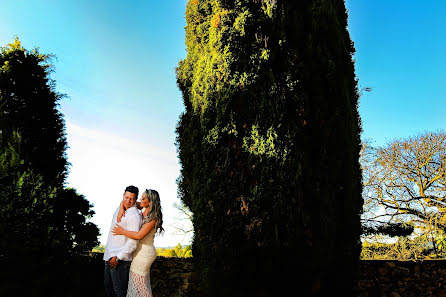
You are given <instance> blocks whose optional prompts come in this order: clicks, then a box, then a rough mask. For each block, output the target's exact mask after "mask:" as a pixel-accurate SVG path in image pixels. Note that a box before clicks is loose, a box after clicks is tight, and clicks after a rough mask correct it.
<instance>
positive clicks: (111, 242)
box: [104, 205, 142, 261]
mask: <svg viewBox="0 0 446 297" xmlns="http://www.w3.org/2000/svg"><path fill="white" fill-rule="evenodd" d="M118 212H119V207H118V208H117V209H116V211H115V213H114V215H113V220H112V223H111V227H110V231H109V232H108V239H107V245H106V246H105V252H104V260H105V261H108V260H110V258H112V257H118V258H119V260H123V261H131V260H132V253H133V251H134V250H135V249H136V247H137V246H138V240H134V239H130V238H128V237H126V236H124V235H113V234H112V232H111V231H112V229H113V228H114V227H115V226H116V223H117V217H118ZM141 220H142V215H141V212H140V211H139V210H138V209H137V208H136V205H133V206H132V207H130V208H128V209H127V210H126V211H125V216H123V217H122V219H121V222H120V223H119V225H120V226H122V228H124V229H125V230H129V231H136V232H138V231H139V229H140V228H141Z"/></svg>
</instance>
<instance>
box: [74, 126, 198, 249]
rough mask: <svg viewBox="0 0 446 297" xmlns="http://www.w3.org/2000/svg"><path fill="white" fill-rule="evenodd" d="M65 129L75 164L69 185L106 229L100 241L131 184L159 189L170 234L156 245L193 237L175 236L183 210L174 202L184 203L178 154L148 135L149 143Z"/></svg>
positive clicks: (156, 239) (159, 239)
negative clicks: (179, 189)
mask: <svg viewBox="0 0 446 297" xmlns="http://www.w3.org/2000/svg"><path fill="white" fill-rule="evenodd" d="M66 132H67V140H68V145H69V149H68V150H67V155H68V161H69V162H70V163H71V168H70V173H69V175H68V186H69V187H73V188H76V189H77V191H78V193H80V194H83V195H85V197H86V198H87V199H88V200H89V201H90V203H92V204H93V205H94V207H93V210H94V211H95V212H96V214H95V215H94V217H93V219H92V222H94V223H95V224H97V225H98V227H99V229H100V231H101V233H102V234H101V236H100V242H101V244H106V241H107V236H108V232H109V229H110V224H111V219H112V215H113V213H114V211H115V209H116V208H117V206H118V205H119V203H120V201H121V199H122V194H123V192H124V189H125V187H126V186H128V185H135V186H137V187H138V188H139V190H140V193H141V192H142V191H144V190H145V189H155V190H157V191H158V192H159V194H160V198H161V206H162V209H163V219H164V225H163V227H164V229H165V230H166V232H165V233H164V235H163V236H157V237H156V238H155V245H156V246H158V247H167V246H174V245H176V244H178V243H181V244H189V243H190V242H191V236H183V235H175V234H174V233H175V227H174V226H175V225H176V224H177V225H178V224H181V222H180V221H179V220H177V219H176V218H177V217H179V212H178V211H177V210H176V209H175V208H174V207H173V204H174V203H175V202H176V203H179V199H178V198H177V184H176V179H177V178H178V176H179V174H180V165H179V163H178V158H177V155H176V153H175V152H171V151H168V150H163V149H162V148H160V147H157V146H156V143H154V144H152V143H147V141H148V140H147V139H144V137H141V139H144V141H140V139H126V138H124V137H121V136H117V135H113V134H110V133H106V132H102V131H97V130H93V129H89V128H83V127H79V126H77V125H74V124H72V123H69V122H68V123H66ZM149 141H150V140H149ZM153 141H154V142H155V141H156V140H153ZM140 196H141V195H140ZM186 224H190V222H186Z"/></svg>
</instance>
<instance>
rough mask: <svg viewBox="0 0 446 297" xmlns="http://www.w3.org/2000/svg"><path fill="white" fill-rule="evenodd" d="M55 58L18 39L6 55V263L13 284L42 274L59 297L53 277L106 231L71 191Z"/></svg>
mask: <svg viewBox="0 0 446 297" xmlns="http://www.w3.org/2000/svg"><path fill="white" fill-rule="evenodd" d="M49 58H50V57H49V56H46V55H41V54H40V53H39V52H38V50H33V51H27V50H25V49H24V48H23V47H22V46H21V44H20V42H19V41H18V39H16V40H15V42H14V43H12V44H9V45H8V46H6V47H3V48H2V49H1V52H0V233H1V234H2V236H1V239H0V262H1V263H2V265H6V267H13V268H14V269H10V270H8V271H7V276H8V277H10V278H14V277H23V274H24V273H25V272H26V273H27V274H28V273H37V271H39V279H41V278H43V279H41V280H42V281H41V282H40V283H39V286H38V288H39V289H40V290H43V291H44V290H47V291H46V294H47V296H52V291H51V289H55V288H56V287H55V286H54V285H53V284H52V283H53V281H54V279H53V280H52V278H55V279H57V278H58V277H62V275H63V274H60V273H59V272H58V271H59V269H62V268H61V267H63V265H64V263H66V262H68V261H69V260H70V258H71V257H74V256H78V255H81V254H83V253H85V252H88V251H89V250H91V248H92V247H93V246H95V245H96V244H97V237H98V235H99V230H98V228H97V226H96V225H95V224H93V223H91V222H88V219H89V218H91V216H92V215H93V214H94V211H93V210H92V209H91V207H92V205H91V204H90V203H89V202H88V201H87V200H86V199H85V197H84V196H82V195H80V194H78V193H76V191H75V190H74V189H70V188H66V187H65V185H64V183H65V178H66V175H67V167H68V162H67V160H66V156H65V149H66V146H67V144H66V138H65V131H64V129H65V127H64V121H63V117H62V114H61V113H60V112H59V111H58V109H57V101H58V100H59V99H60V97H61V95H60V94H58V93H56V92H55V90H54V82H53V81H51V79H50V78H49V74H50V71H51V67H50V65H49V64H48V61H49ZM48 267H51V269H46V268H48ZM57 267H58V268H57ZM15 269H18V270H17V271H16V270H15ZM16 273H17V274H18V275H17V274H16ZM28 275H29V274H28ZM2 279H3V278H2ZM61 283H63V281H62V282H61ZM27 288H28V289H29V290H30V291H32V290H35V289H36V287H32V286H28V287H27ZM43 291H42V292H43ZM22 292H23V291H22ZM17 296H18V295H17Z"/></svg>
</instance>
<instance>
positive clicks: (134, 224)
mask: <svg viewBox="0 0 446 297" xmlns="http://www.w3.org/2000/svg"><path fill="white" fill-rule="evenodd" d="M126 225H127V226H126V230H129V231H135V232H138V231H139V227H140V226H141V217H140V216H139V215H137V214H134V215H132V216H130V217H129V218H128V220H127V224H126ZM137 246H138V241H137V240H134V239H130V238H129V239H128V240H127V242H126V244H125V245H124V247H123V248H122V249H121V251H120V252H119V254H118V258H119V259H124V258H126V257H129V256H130V254H131V253H132V252H133V251H134V250H135V249H136V247H137Z"/></svg>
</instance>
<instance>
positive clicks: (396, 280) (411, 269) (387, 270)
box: [359, 260, 446, 297]
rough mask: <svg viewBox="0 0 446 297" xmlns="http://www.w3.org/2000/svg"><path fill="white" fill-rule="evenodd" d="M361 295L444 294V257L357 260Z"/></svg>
mask: <svg viewBox="0 0 446 297" xmlns="http://www.w3.org/2000/svg"><path fill="white" fill-rule="evenodd" d="M360 265H361V266H360V282H359V287H360V291H361V295H360V296H361V297H372V296H373V297H375V296H380V297H381V296H388V297H412V296H414V297H421V296H435V297H446V283H445V281H446V260H427V261H384V260H382V261H379V260H369V261H364V260H363V261H361V262H360Z"/></svg>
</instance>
